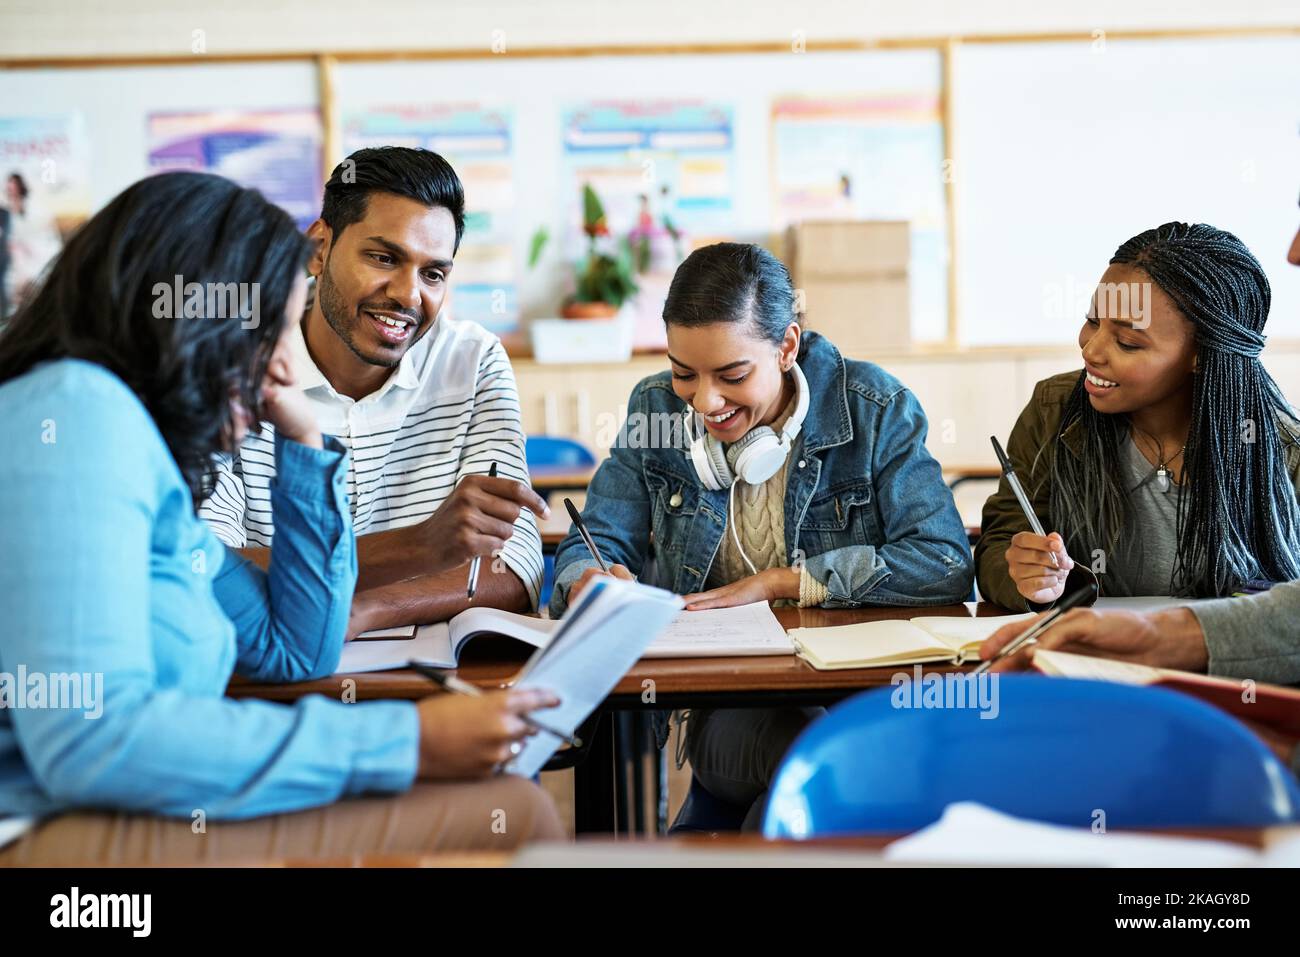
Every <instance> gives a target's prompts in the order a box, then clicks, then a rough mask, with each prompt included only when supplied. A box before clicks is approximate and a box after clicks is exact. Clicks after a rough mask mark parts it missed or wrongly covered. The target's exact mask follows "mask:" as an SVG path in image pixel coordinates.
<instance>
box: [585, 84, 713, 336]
mask: <svg viewBox="0 0 1300 957" xmlns="http://www.w3.org/2000/svg"><path fill="white" fill-rule="evenodd" d="M562 122H563V138H564V169H563V177H564V178H563V180H562V188H563V189H564V195H565V197H566V198H565V206H566V210H567V212H566V215H565V222H566V229H565V243H564V246H565V252H566V255H567V256H568V257H569V258H571V259H572V260H574V261H579V260H581V259H582V258H583V257H584V256H585V255H586V252H587V236H586V235H585V234H584V233H583V231H582V188H583V186H584V185H587V186H590V187H591V188H592V189H593V190H595V192H596V195H597V196H598V197H599V198H600V201H601V204H602V205H603V206H604V209H605V218H606V225H607V227H608V229H609V234H610V237H611V241H612V242H615V243H616V242H619V241H621V240H622V239H624V238H632V237H636V238H637V240H638V241H639V242H644V243H645V248H646V250H647V256H646V259H645V260H644V261H642V262H640V263H639V266H640V268H641V270H642V273H641V275H640V276H639V277H638V283H639V285H640V290H641V291H640V293H639V294H638V295H637V297H636V299H635V301H634V303H633V304H632V305H633V309H634V310H635V319H634V321H635V323H636V334H635V345H636V346H637V347H638V348H661V347H662V346H663V345H664V341H663V321H662V319H661V316H662V313H663V301H664V297H665V295H666V294H667V290H668V282H669V280H670V279H671V276H672V272H673V270H675V269H676V268H677V265H678V263H679V262H680V261H681V259H682V258H683V256H684V255H685V254H686V253H688V252H689V251H690V250H691V249H692V248H693V247H694V245H698V244H701V243H707V242H714V241H717V240H721V239H727V238H730V236H731V233H732V231H733V230H734V225H735V224H734V213H735V203H736V194H735V191H736V185H735V134H734V119H733V110H732V107H731V106H730V105H727V104H722V103H715V102H703V101H682V100H647V101H594V102H590V103H585V104H582V105H579V106H574V107H570V108H569V109H567V110H566V111H565V113H564V115H563V119H562Z"/></svg>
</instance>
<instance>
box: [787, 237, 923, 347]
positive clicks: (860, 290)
mask: <svg viewBox="0 0 1300 957" xmlns="http://www.w3.org/2000/svg"><path fill="white" fill-rule="evenodd" d="M910 258H911V228H910V225H909V224H908V223H907V222H899V221H870V220H826V221H810V222H804V223H796V224H795V225H792V226H791V227H790V228H789V230H787V232H786V261H787V264H788V266H789V268H790V276H791V278H792V279H793V280H794V285H795V289H796V290H799V292H800V293H801V294H802V298H803V307H804V328H806V329H811V330H815V331H817V332H820V333H822V334H823V335H825V336H826V337H827V338H828V339H830V340H831V341H832V342H833V343H835V345H836V346H837V347H838V348H839V350H840V351H841V352H842V353H844V354H845V355H846V356H849V357H851V358H855V359H870V358H871V357H872V354H873V353H875V352H881V351H893V352H898V351H906V350H907V349H909V348H910V347H911V343H912V323H911V288H910V283H909V277H908V263H909V260H910Z"/></svg>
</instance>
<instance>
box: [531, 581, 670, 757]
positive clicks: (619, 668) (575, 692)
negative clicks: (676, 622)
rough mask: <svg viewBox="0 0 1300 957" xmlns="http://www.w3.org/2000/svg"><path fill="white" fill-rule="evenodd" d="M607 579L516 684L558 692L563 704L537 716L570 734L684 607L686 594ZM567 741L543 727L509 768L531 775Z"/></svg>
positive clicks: (532, 660) (540, 719)
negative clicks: (682, 597)
mask: <svg viewBox="0 0 1300 957" xmlns="http://www.w3.org/2000/svg"><path fill="white" fill-rule="evenodd" d="M604 584H605V589H604V590H603V591H602V592H601V593H600V594H599V595H598V596H597V597H595V598H594V599H591V600H589V601H588V602H587V603H586V604H587V605H589V606H590V607H587V608H586V610H585V611H584V612H583V614H582V616H581V617H580V618H579V619H576V620H572V621H571V623H570V625H569V627H568V629H567V630H566V632H565V635H564V637H563V638H562V639H561V640H559V641H558V642H555V643H554V644H553V645H552V646H551V647H550V648H549V649H548V650H547V651H545V652H540V651H539V652H538V653H537V654H536V655H534V656H533V658H532V659H530V660H529V664H528V665H527V666H526V667H525V669H524V672H523V673H522V675H521V677H520V679H519V681H518V683H517V684H516V687H518V688H546V689H547V690H550V691H553V692H554V693H555V694H557V695H558V696H559V698H560V705H559V707H557V708H549V709H547V710H545V711H539V712H537V715H536V717H537V720H538V721H540V722H542V723H543V724H546V725H548V726H550V727H552V728H556V729H558V730H561V731H563V732H564V733H566V734H572V733H573V732H574V730H575V729H576V728H577V727H578V725H579V724H581V723H582V722H583V721H584V720H585V719H586V717H587V715H589V714H591V712H592V711H594V710H595V709H596V708H597V706H599V705H600V703H601V702H602V701H604V700H605V696H606V695H608V694H609V693H610V691H611V690H613V688H614V686H615V685H616V684H618V681H619V679H620V678H622V677H623V675H625V674H626V673H627V671H628V669H629V668H631V667H632V666H633V665H634V664H636V663H637V660H638V659H639V658H640V657H641V655H642V654H643V653H644V652H645V650H646V648H647V647H649V645H650V643H651V642H652V641H653V640H654V638H655V636H656V635H658V634H659V632H661V631H662V630H663V629H664V628H666V627H667V626H668V623H669V622H670V621H672V620H673V618H675V617H676V616H677V613H678V611H679V610H680V609H681V600H680V599H677V598H675V597H674V596H671V595H667V593H665V592H662V591H660V590H659V589H652V588H648V587H646V586H644V585H637V584H635V583H633V582H622V581H619V580H617V579H616V580H614V581H610V582H605V583H604ZM588 587H590V586H588ZM571 615H572V612H570V616H571ZM566 617H569V616H566ZM561 743H562V742H561V741H560V739H559V738H557V737H555V735H553V734H549V733H547V732H545V731H539V732H538V733H537V734H535V735H533V736H532V737H530V738H528V739H527V740H526V741H525V742H524V746H523V750H522V751H521V752H520V754H519V755H518V756H517V757H516V758H514V759H513V760H512V761H511V762H510V764H509V765H508V767H507V770H508V771H510V772H511V773H512V774H518V775H521V776H524V777H531V776H532V775H534V774H536V773H537V772H538V771H539V770H541V768H542V766H543V765H544V764H545V763H546V762H547V760H548V759H549V758H550V756H551V755H552V754H554V753H555V751H556V749H557V748H558V747H559V746H560V744H561Z"/></svg>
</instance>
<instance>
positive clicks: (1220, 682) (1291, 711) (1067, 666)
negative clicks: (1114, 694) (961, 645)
mask: <svg viewBox="0 0 1300 957" xmlns="http://www.w3.org/2000/svg"><path fill="white" fill-rule="evenodd" d="M1033 662H1034V667H1035V668H1037V669H1038V670H1039V671H1041V672H1042V673H1043V674H1045V675H1054V676H1056V677H1061V678H1088V679H1092V680H1096V681H1113V682H1116V683H1117V684H1131V685H1157V686H1159V687H1161V688H1170V689H1172V690H1174V691H1181V692H1183V693H1184V694H1189V695H1191V696H1192V697H1195V698H1200V699H1201V700H1202V701H1204V702H1206V703H1207V704H1212V705H1214V706H1215V707H1217V708H1220V709H1222V710H1223V711H1226V712H1228V713H1229V714H1231V715H1234V716H1235V717H1238V718H1242V719H1244V720H1247V721H1254V722H1256V723H1258V724H1262V725H1266V726H1268V727H1270V728H1274V729H1276V730H1278V731H1281V732H1283V733H1284V734H1289V735H1293V736H1300V691H1298V690H1296V689H1295V688H1284V687H1281V686H1279V685H1268V684H1260V683H1258V682H1246V681H1243V680H1242V679H1240V678H1214V677H1211V676H1209V675H1201V674H1193V673H1192V672H1190V671H1175V670H1173V669H1172V668H1153V667H1151V666H1150V665H1138V664H1132V663H1131V662H1127V661H1113V660H1111V659H1110V658H1094V657H1092V656H1091V655H1076V654H1074V653H1072V652H1068V651H1049V650H1047V649H1043V648H1036V649H1034V652H1033Z"/></svg>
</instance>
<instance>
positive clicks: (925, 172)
mask: <svg viewBox="0 0 1300 957" xmlns="http://www.w3.org/2000/svg"><path fill="white" fill-rule="evenodd" d="M944 170H945V167H944V153H943V124H942V118H941V115H940V108H939V95H938V92H937V91H926V92H917V93H898V94H893V95H870V96H867V95H864V96H856V97H854V96H847V97H826V98H808V97H786V98H781V99H778V100H776V101H774V102H773V104H772V179H773V190H774V195H773V218H774V225H775V227H776V228H777V229H779V230H784V229H785V227H786V226H788V225H789V224H791V223H795V222H801V221H804V220H814V219H893V220H897V219H906V220H908V221H910V222H911V224H912V261H911V270H910V273H911V277H910V278H911V297H912V330H913V334H914V336H915V337H916V338H917V339H920V340H930V339H942V338H944V336H945V335H946V331H947V314H948V283H947V275H948V253H947V241H946V237H947V229H948V224H947V217H946V206H945V202H944V182H943V177H944Z"/></svg>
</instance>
